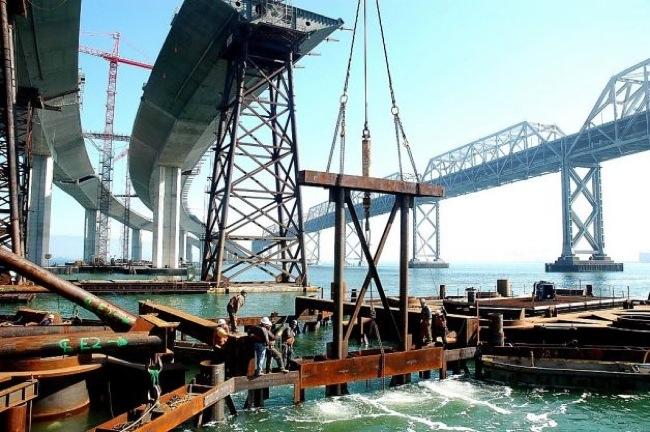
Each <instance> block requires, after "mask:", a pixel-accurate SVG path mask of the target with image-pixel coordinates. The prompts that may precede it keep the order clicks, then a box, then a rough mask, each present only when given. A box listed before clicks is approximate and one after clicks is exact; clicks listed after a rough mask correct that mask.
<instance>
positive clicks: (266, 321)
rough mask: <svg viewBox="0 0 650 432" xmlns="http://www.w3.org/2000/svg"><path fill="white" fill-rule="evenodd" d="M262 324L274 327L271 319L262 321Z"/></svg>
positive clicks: (266, 318) (267, 318) (265, 318)
mask: <svg viewBox="0 0 650 432" xmlns="http://www.w3.org/2000/svg"><path fill="white" fill-rule="evenodd" d="M260 324H262V325H269V326H270V325H272V323H271V320H270V319H269V317H264V318H262V320H261V321H260Z"/></svg>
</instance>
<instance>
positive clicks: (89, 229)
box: [84, 209, 97, 264]
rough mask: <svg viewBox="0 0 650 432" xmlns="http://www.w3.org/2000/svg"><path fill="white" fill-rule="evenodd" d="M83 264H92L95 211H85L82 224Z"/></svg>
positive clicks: (94, 240)
mask: <svg viewBox="0 0 650 432" xmlns="http://www.w3.org/2000/svg"><path fill="white" fill-rule="evenodd" d="M84 225H85V226H84V262H86V263H89V264H90V263H92V262H93V260H94V259H95V252H96V247H97V242H96V239H95V238H96V236H97V209H86V218H85V224H84Z"/></svg>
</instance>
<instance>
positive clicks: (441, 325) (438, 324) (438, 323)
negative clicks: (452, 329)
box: [433, 311, 448, 346]
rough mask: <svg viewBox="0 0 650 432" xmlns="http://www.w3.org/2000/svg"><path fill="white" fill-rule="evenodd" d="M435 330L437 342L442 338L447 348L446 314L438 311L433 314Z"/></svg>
mask: <svg viewBox="0 0 650 432" xmlns="http://www.w3.org/2000/svg"><path fill="white" fill-rule="evenodd" d="M433 330H434V336H435V338H436V341H437V340H438V338H440V339H441V340H442V345H443V346H447V331H448V330H447V318H446V317H445V314H444V313H442V312H438V311H436V313H435V314H433Z"/></svg>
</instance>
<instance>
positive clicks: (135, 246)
mask: <svg viewBox="0 0 650 432" xmlns="http://www.w3.org/2000/svg"><path fill="white" fill-rule="evenodd" d="M141 260H142V233H141V232H140V230H139V229H132V230H131V261H141Z"/></svg>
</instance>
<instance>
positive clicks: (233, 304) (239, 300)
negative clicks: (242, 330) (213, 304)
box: [226, 291, 246, 333]
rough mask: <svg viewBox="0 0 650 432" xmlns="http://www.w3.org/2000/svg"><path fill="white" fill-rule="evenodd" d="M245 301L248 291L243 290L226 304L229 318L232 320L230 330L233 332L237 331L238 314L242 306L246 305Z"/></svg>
mask: <svg viewBox="0 0 650 432" xmlns="http://www.w3.org/2000/svg"><path fill="white" fill-rule="evenodd" d="M244 303H246V291H242V292H240V293H239V294H237V295H234V296H232V297H231V298H230V301H229V302H228V305H227V306H226V311H227V312H228V318H229V320H230V331H231V332H233V333H235V332H237V314H238V313H239V311H240V310H241V308H243V307H244Z"/></svg>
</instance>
